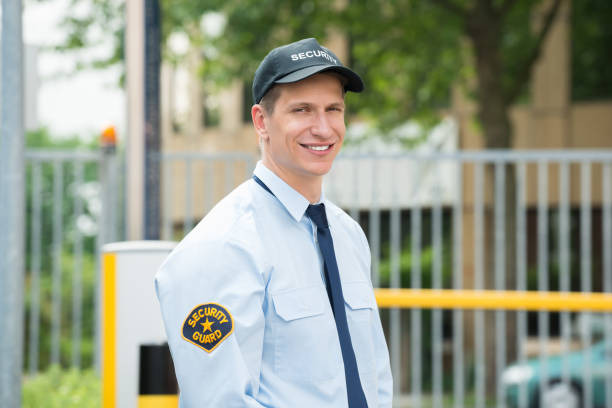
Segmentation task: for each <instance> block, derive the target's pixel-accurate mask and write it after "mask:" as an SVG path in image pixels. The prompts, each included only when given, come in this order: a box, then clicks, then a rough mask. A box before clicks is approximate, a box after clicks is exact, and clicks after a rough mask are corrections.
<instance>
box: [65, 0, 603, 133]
mask: <svg viewBox="0 0 612 408" xmlns="http://www.w3.org/2000/svg"><path fill="white" fill-rule="evenodd" d="M84 3H86V0H72V5H73V6H74V7H76V6H78V5H82V4H84ZM341 3H344V2H341ZM573 3H574V6H573V7H574V8H575V10H576V13H575V14H576V15H578V16H584V17H579V18H577V19H574V20H573V24H574V26H575V27H576V28H577V32H579V33H580V34H579V35H578V36H574V37H573V41H574V42H575V45H576V47H575V48H576V49H577V50H578V52H574V55H575V58H574V59H573V68H574V73H573V76H574V77H575V78H584V81H580V82H579V83H578V82H576V81H574V82H575V86H574V89H573V92H574V95H575V98H577V99H582V98H585V97H587V98H588V97H599V96H601V95H600V94H601V92H594V90H596V89H602V88H603V89H604V91H603V92H604V93H606V95H610V92H611V91H610V89H612V88H611V86H609V85H610V81H609V78H610V75H607V74H609V68H606V67H609V66H610V64H609V62H610V61H609V54H610V53H609V52H607V48H606V47H607V46H608V44H609V41H607V40H609V39H610V29H609V28H606V27H608V26H609V24H607V21H609V20H610V18H611V17H612V15H611V13H612V7H610V6H609V5H608V4H607V3H608V2H602V1H598V0H590V1H580V2H578V1H575V2H573ZM160 4H161V8H162V18H163V21H162V37H163V41H164V44H165V39H166V38H168V36H169V35H170V34H171V33H173V32H184V33H185V34H187V35H188V37H189V38H190V41H191V45H192V46H193V47H197V48H199V49H200V50H201V55H202V57H203V65H202V69H201V75H202V81H203V83H204V89H207V90H213V89H215V88H218V87H222V86H224V85H226V84H228V83H229V82H230V81H232V80H235V79H242V80H244V81H247V82H248V81H249V80H251V78H252V75H253V72H254V71H255V69H256V67H257V65H258V63H259V61H261V59H262V58H263V56H264V55H265V54H266V53H267V52H268V51H269V50H270V49H272V48H274V47H276V46H278V45H280V44H284V43H287V42H290V41H295V40H298V39H301V38H305V37H316V38H318V39H319V40H320V41H325V40H326V39H328V38H329V36H330V33H331V32H340V33H343V34H344V35H345V38H347V39H348V43H349V51H350V60H349V61H346V62H347V63H348V65H350V66H351V67H353V68H355V70H356V71H357V72H359V73H360V74H361V75H362V76H363V77H364V80H365V83H366V90H365V92H364V93H363V94H362V95H360V97H359V98H354V97H350V96H349V98H348V105H349V111H351V112H356V113H358V114H359V115H360V117H361V118H366V119H368V120H369V121H371V122H374V123H375V127H377V128H380V129H382V130H388V129H390V128H391V127H394V126H396V125H397V124H399V123H403V122H405V121H406V120H407V119H417V120H419V121H420V122H421V123H422V124H423V125H425V127H429V126H431V125H433V124H435V123H436V122H437V121H438V120H439V113H438V112H439V110H440V108H441V107H447V106H449V104H450V90H451V87H452V86H453V85H456V84H467V83H469V84H470V85H471V87H473V86H474V85H476V86H477V88H476V91H475V92H474V96H475V97H476V98H477V100H478V103H479V105H480V106H481V107H482V106H488V107H494V108H492V109H489V110H485V111H486V112H485V113H483V112H481V114H488V115H489V117H488V118H486V119H485V118H483V117H480V118H479V119H480V120H481V121H483V122H485V123H484V124H483V131H484V133H485V134H487V132H490V131H493V130H492V129H489V127H491V126H492V125H491V123H498V122H499V121H503V120H504V118H507V109H508V107H509V106H510V105H511V104H513V103H516V102H518V101H524V100H525V99H526V97H527V88H528V87H527V84H528V82H529V75H530V72H531V69H532V67H533V64H534V63H535V61H537V58H538V57H539V55H540V50H541V45H542V44H543V41H544V40H545V38H546V35H547V34H548V31H547V30H543V31H542V32H540V31H539V29H537V28H535V27H536V24H534V18H533V17H534V16H535V15H536V14H537V13H539V14H540V15H541V16H543V17H544V21H546V16H554V15H555V12H556V10H557V8H554V7H550V4H557V3H556V2H546V6H544V2H542V1H541V0H537V1H536V0H517V1H494V0H489V1H478V2H474V1H469V0H436V1H417V0H398V1H387V0H352V1H350V2H346V4H345V5H343V6H340V5H339V4H338V3H337V2H333V1H331V2H330V1H323V0H307V1H304V0H227V1H219V0H196V1H193V0H160ZM124 12H125V6H124V3H123V2H120V1H118V0H95V1H93V7H92V12H91V13H90V14H88V15H85V16H81V17H73V16H67V17H66V20H65V22H64V25H65V27H66V28H67V30H68V32H69V35H68V38H67V40H66V42H65V45H64V46H62V47H63V49H79V48H82V47H85V46H88V45H91V44H95V43H96V39H95V38H96V37H95V35H94V33H96V32H98V33H99V32H100V30H99V29H98V30H96V29H95V28H96V27H105V30H104V31H103V32H106V33H108V32H111V33H113V36H114V42H115V44H116V47H115V48H116V51H115V52H114V53H113V55H111V56H109V57H108V58H105V59H103V61H99V62H98V65H99V66H107V65H108V64H112V63H116V62H118V61H120V60H121V59H122V58H123V51H124V44H123V33H124V27H125V23H124V20H123V16H124ZM207 12H221V13H223V15H224V16H225V17H226V24H225V30H224V32H223V33H222V34H221V35H219V36H218V37H216V38H210V37H206V35H205V34H204V31H203V29H202V16H203V15H204V14H205V13H207ZM546 26H547V25H546V24H543V25H542V27H546ZM62 47H60V48H62ZM470 54H471V55H470ZM164 56H165V58H166V59H168V60H172V61H178V60H179V59H180V58H179V59H177V56H173V55H172V53H170V52H169V51H168V49H167V48H166V47H164ZM602 62H603V63H602ZM94 65H95V64H94ZM602 69H603V70H604V71H603V72H602ZM606 73H607V74H606ZM508 131H509V130H508ZM495 137H498V136H491V138H492V139H491V141H492V142H491V143H494V138H495ZM495 140H497V139H495ZM500 140H504V142H503V143H508V141H509V140H511V139H510V137H503V138H502V139H500Z"/></svg>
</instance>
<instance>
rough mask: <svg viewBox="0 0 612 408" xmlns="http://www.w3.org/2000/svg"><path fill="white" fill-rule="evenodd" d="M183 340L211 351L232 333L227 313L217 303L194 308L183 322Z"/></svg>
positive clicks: (231, 320) (232, 325) (230, 317)
mask: <svg viewBox="0 0 612 408" xmlns="http://www.w3.org/2000/svg"><path fill="white" fill-rule="evenodd" d="M182 331H183V333H182V334H183V338H184V339H185V340H187V341H188V342H190V343H193V344H195V345H196V346H198V347H200V348H202V349H204V350H206V351H207V352H208V353H210V352H211V351H213V350H214V349H215V348H217V346H218V345H219V344H221V342H222V341H223V340H225V339H226V338H227V337H228V336H229V335H230V334H232V332H233V331H234V320H233V319H232V315H231V314H230V313H229V311H228V310H227V309H226V308H225V307H223V306H221V305H219V304H217V303H205V304H203V305H199V306H196V307H195V308H194V309H193V310H192V311H191V312H190V313H189V315H188V316H187V318H186V319H185V321H184V322H183V329H182Z"/></svg>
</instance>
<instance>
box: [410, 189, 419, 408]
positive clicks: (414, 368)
mask: <svg viewBox="0 0 612 408" xmlns="http://www.w3.org/2000/svg"><path fill="white" fill-rule="evenodd" d="M410 235H411V241H412V242H411V246H410V252H411V261H412V262H411V277H410V281H411V282H410V283H411V286H412V288H413V289H419V288H421V205H420V203H419V201H418V199H417V194H416V193H415V194H414V195H413V197H412V210H411V212H410ZM410 315H411V318H410V344H411V350H410V354H411V362H412V364H411V375H412V376H411V379H410V380H411V391H412V406H413V407H415V408H420V407H421V405H422V400H421V394H422V385H421V369H422V360H421V309H418V308H413V309H411V312H410Z"/></svg>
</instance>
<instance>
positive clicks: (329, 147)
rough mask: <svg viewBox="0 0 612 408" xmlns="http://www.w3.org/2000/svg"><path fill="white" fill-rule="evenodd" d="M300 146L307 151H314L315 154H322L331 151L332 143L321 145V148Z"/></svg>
mask: <svg viewBox="0 0 612 408" xmlns="http://www.w3.org/2000/svg"><path fill="white" fill-rule="evenodd" d="M301 146H302V147H305V148H307V149H309V150H314V151H315V152H323V151H326V150H329V149H331V148H332V147H333V143H332V144H329V145H323V146H312V145H305V144H303V145H301Z"/></svg>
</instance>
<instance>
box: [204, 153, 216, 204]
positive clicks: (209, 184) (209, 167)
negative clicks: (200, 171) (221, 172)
mask: <svg viewBox="0 0 612 408" xmlns="http://www.w3.org/2000/svg"><path fill="white" fill-rule="evenodd" d="M214 164H215V162H214V160H213V159H206V163H205V165H204V169H205V170H204V171H205V173H206V174H204V177H203V179H204V180H206V182H205V183H204V185H205V186H206V187H205V188H206V191H204V203H205V204H204V206H205V207H206V209H205V214H208V212H209V211H210V210H211V209H212V208H213V206H214V205H215V204H214V203H215V178H214V177H213V173H214Z"/></svg>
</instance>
